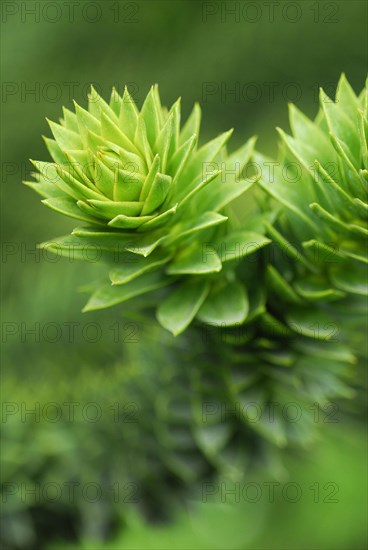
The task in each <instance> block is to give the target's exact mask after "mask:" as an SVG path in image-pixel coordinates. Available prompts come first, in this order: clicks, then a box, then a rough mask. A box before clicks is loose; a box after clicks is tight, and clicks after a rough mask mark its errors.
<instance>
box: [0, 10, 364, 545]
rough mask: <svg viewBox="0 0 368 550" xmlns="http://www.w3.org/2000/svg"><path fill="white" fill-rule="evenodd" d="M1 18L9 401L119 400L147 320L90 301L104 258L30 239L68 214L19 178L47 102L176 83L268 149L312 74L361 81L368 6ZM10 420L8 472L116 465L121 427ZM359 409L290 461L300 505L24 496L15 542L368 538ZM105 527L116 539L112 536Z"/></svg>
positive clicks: (165, 95)
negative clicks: (145, 517)
mask: <svg viewBox="0 0 368 550" xmlns="http://www.w3.org/2000/svg"><path fill="white" fill-rule="evenodd" d="M1 20H2V33H1V45H2V48H1V52H2V53H1V65H2V99H1V110H2V135H1V149H2V162H1V170H2V223H3V230H2V238H3V245H2V272H3V277H2V303H3V313H2V344H3V346H2V347H3V351H2V354H3V360H2V382H3V383H2V400H3V401H4V402H5V405H6V404H8V403H13V404H14V403H15V404H16V405H17V404H18V405H19V404H20V403H27V404H28V405H29V406H31V405H32V404H34V403H35V402H39V403H41V404H42V403H47V402H63V399H65V400H66V401H68V400H69V401H73V400H74V401H78V402H98V403H103V404H104V406H106V407H108V406H109V404H111V403H113V402H115V401H116V400H119V401H121V402H122V403H123V402H124V400H123V399H122V398H121V395H120V396H119V391H121V386H119V384H120V383H122V384H124V381H123V382H121V379H120V377H122V376H123V375H122V371H124V369H128V373H129V368H130V367H129V365H130V364H132V362H133V363H134V360H137V359H136V358H137V357H141V359H140V360H142V361H143V360H144V361H149V353H148V354H147V353H146V355H144V354H145V351H144V350H145V349H146V348H147V347H148V348H149V342H147V341H145V339H144V337H143V335H144V326H143V325H142V322H141V321H140V320H137V321H136V324H135V325H134V326H133V327H132V326H130V325H127V324H126V323H125V322H123V321H122V320H121V317H120V316H119V313H118V312H111V311H109V312H108V313H107V314H105V313H103V314H88V318H87V317H86V316H85V315H82V314H81V313H80V310H81V307H82V305H83V302H84V297H83V295H81V294H79V293H78V292H77V287H78V286H81V283H83V282H86V283H87V282H88V281H89V280H92V279H93V278H94V277H95V276H96V272H97V271H98V266H97V265H96V264H95V263H94V262H88V263H86V264H79V263H77V262H73V263H70V262H68V261H66V260H61V259H56V260H54V261H53V259H52V258H51V257H47V256H45V255H42V254H40V253H39V252H37V251H36V244H37V243H38V242H41V241H44V240H46V239H49V238H52V237H54V236H55V237H56V236H59V235H62V234H64V233H67V232H68V231H70V229H71V228H72V226H73V225H72V222H70V221H68V220H66V219H64V218H63V217H62V216H59V215H57V214H55V213H53V212H51V211H50V210H48V209H46V208H44V207H43V206H42V204H41V203H40V200H39V199H38V197H37V196H36V195H35V194H34V193H32V192H31V191H30V190H29V189H27V188H26V187H24V186H22V185H21V181H22V180H24V179H29V172H30V171H31V165H30V163H29V161H28V159H29V158H35V159H42V160H47V158H48V157H47V154H46V150H45V147H44V145H43V142H42V139H41V135H42V134H45V135H50V132H49V130H48V126H47V123H46V121H45V117H48V118H50V119H54V120H55V119H58V117H59V116H61V107H62V105H65V106H67V107H69V108H71V107H72V100H73V99H75V100H76V101H77V102H78V103H80V104H82V105H85V104H86V98H87V93H88V91H89V85H90V83H93V84H94V85H95V87H96V88H97V90H98V91H99V92H101V93H102V95H103V96H104V97H105V98H108V97H109V93H110V90H111V87H112V86H113V85H115V86H116V87H117V88H118V90H119V91H122V89H123V86H124V85H125V84H128V86H129V88H130V91H131V93H132V94H133V96H134V98H135V99H136V100H137V101H138V103H140V102H141V100H142V99H143V98H144V96H145V95H146V93H147V91H148V89H149V86H150V85H151V84H152V83H155V82H157V83H158V84H159V86H160V92H161V97H162V100H163V102H165V103H166V104H171V103H172V102H173V101H174V100H175V99H176V98H177V97H178V96H182V103H183V114H184V116H185V115H187V114H188V113H189V111H190V109H191V106H192V104H193V103H194V101H200V103H201V104H202V108H203V126H202V127H203V138H207V137H209V136H210V135H211V134H216V133H219V132H221V131H224V130H226V129H227V128H229V127H234V128H235V135H234V137H233V141H232V144H233V147H234V148H235V147H236V145H238V144H239V143H240V142H241V141H243V140H245V139H247V138H248V137H250V136H251V135H253V134H257V135H258V136H259V142H258V147H259V149H260V150H261V151H263V152H265V153H274V152H275V150H276V146H275V143H276V139H275V138H276V134H275V131H274V127H275V126H276V125H277V126H282V127H284V128H287V126H288V123H287V103H288V102H289V101H295V102H296V103H297V105H298V106H299V107H300V108H302V109H303V110H304V111H305V112H306V113H307V114H308V115H310V116H313V115H314V114H315V113H316V111H317V97H318V88H319V86H323V87H324V88H325V89H326V91H327V93H329V94H330V95H331V96H332V95H333V94H334V90H335V86H336V82H337V80H338V78H339V75H340V73H341V72H345V73H346V75H347V77H348V78H349V80H350V82H351V84H352V85H353V87H354V88H355V90H356V91H360V89H361V88H362V86H363V83H364V78H365V74H366V71H367V54H366V52H367V48H366V46H367V23H366V21H367V3H366V2H364V1H360V0H349V1H347V0H345V1H333V2H330V1H312V2H309V1H308V0H303V1H299V2H288V1H278V2H272V1H271V2H263V1H259V2H247V1H240V2H232V1H223V2H221V1H220V2H214V1H211V2H201V1H177V0H170V1H157V0H147V1H132V2H123V1H109V0H105V1H103V2H99V1H94V2H89V1H87V0H83V1H80V2H73V1H71V2H48V1H43V2H37V1H35V2H32V1H30V0H27V1H26V2H15V1H3V2H2V4H1ZM73 323H74V325H73ZM88 324H90V325H88ZM87 325H88V326H87ZM73 326H74V329H73ZM96 327H97V329H96ZM29 329H34V331H35V332H33V333H31V332H27V331H28V330H29ZM72 329H73V330H74V333H73V334H74V336H73V335H72V336H71V331H72ZM94 330H96V331H97V332H94ZM142 357H143V359H142ZM134 358H135V359H134ZM152 368H154V365H152ZM124 376H126V371H124ZM128 377H129V374H128ZM119 388H120V389H119ZM127 399H129V396H128V397H127ZM127 399H126V400H125V402H127ZM16 405H14V406H16ZM6 406H8V405H6ZM10 410H12V411H14V410H15V409H6V411H7V412H9V411H10ZM9 418H10V419H11V422H10V420H9ZM9 418H8V419H7V420H6V421H5V420H3V423H2V424H3V425H2V428H3V434H4V438H5V440H6V448H5V450H4V459H3V476H4V477H3V480H5V482H9V481H12V482H15V483H17V484H21V483H30V482H31V481H34V480H59V481H60V482H62V480H63V479H65V476H66V475H69V474H70V472H72V471H73V472H74V471H75V472H76V473H75V476H77V477H78V476H79V478H80V479H84V480H89V481H91V480H97V479H99V477H100V475H101V470H102V469H103V468H104V467H105V466H106V464H107V465H108V467H107V469H109V470H111V471H115V470H114V468H115V469H116V471H119V455H120V453H124V447H123V443H122V440H121V438H120V435H119V429H120V428H121V426H120V425H119V424H118V425H116V424H113V423H112V422H111V421H110V422H109V421H108V419H107V420H106V422H105V423H99V424H97V425H95V424H93V423H91V422H86V421H84V422H79V423H78V422H76V423H69V424H66V425H64V424H63V425H62V426H61V425H60V424H52V423H46V425H45V423H44V422H42V420H41V422H33V421H32V422H31V421H30V422H21V420H20V415H19V414H12V415H10V416H9ZM110 420H111V418H110ZM352 422H353V420H351V419H350V420H349V421H347V420H346V421H345V422H340V423H339V424H337V425H332V426H329V425H327V427H326V429H325V431H324V434H323V439H322V440H321V442H320V443H319V444H318V445H317V448H316V449H314V451H313V452H312V453H311V454H310V455H305V456H304V455H302V456H297V457H290V458H288V460H289V461H290V464H287V466H288V468H289V478H288V479H289V480H291V481H293V482H296V483H298V484H299V485H300V487H302V489H303V497H302V498H301V499H300V501H299V502H298V503H288V502H285V499H281V500H280V499H279V500H277V499H276V501H275V503H273V504H272V503H271V504H270V503H269V502H265V501H264V500H262V501H261V502H259V503H256V504H249V503H244V502H241V503H240V504H238V505H236V506H233V507H230V506H227V507H226V510H224V506H223V505H222V504H221V503H219V502H218V501H216V498H215V502H214V503H213V504H209V503H208V505H207V504H205V505H204V504H202V505H198V507H199V508H198V509H197V508H194V510H195V512H193V510H192V512H184V511H183V510H181V511H178V516H179V519H178V521H177V522H176V523H174V524H173V525H172V526H170V527H167V526H165V527H159V528H158V527H152V526H150V525H148V526H147V525H146V524H144V523H142V520H141V519H139V517H138V516H137V515H136V513H135V511H134V508H135V507H134V506H129V505H128V506H125V509H127V511H124V513H121V514H120V515H119V512H116V510H115V511H114V512H112V510H111V506H110V504H111V503H108V504H106V505H104V506H97V507H96V506H93V505H92V504H86V503H84V504H83V505H82V504H80V506H79V504H78V506H76V509H78V517H77V520H76V518H75V517H74V518H73V517H70V512H69V509H68V508H67V507H65V510H64V509H63V507H62V506H59V507H58V506H54V507H53V506H51V505H50V507H49V508H50V509H49V510H48V513H49V515H47V514H46V516H45V508H44V507H42V506H41V505H38V504H37V505H36V506H33V508H32V513H31V514H30V512H29V510H28V500H27V499H26V500H25V502H21V503H19V502H18V501H19V499H18V500H17V504H14V505H13V504H10V505H9V503H8V502H5V506H4V501H3V506H4V510H5V512H4V522H5V524H6V525H5V524H4V525H3V530H4V548H43V547H47V546H48V545H50V544H53V543H54V542H55V540H57V541H59V544H60V548H65V547H66V545H67V541H68V542H70V541H74V542H73V544H74V543H75V544H78V545H79V544H84V546H83V547H84V548H93V547H94V548H95V547H96V546H98V548H105V547H106V548H108V547H113V548H142V549H143V548H203V549H204V548H252V549H253V548H254V549H261V548H262V549H265V548H272V549H273V548H274V549H280V550H281V549H284V548H305V549H307V548H309V549H311V548H314V549H320V548H321V549H322V548H323V549H326V550H329V549H331V548H336V549H337V548H341V549H346V550H354V549H356V550H360V549H362V548H364V547H365V546H366V538H365V537H366V520H365V512H366V495H365V492H364V490H363V488H364V479H362V476H363V473H362V472H363V470H364V464H365V460H366V456H367V455H366V448H365V443H364V441H365V436H366V432H365V426H364V423H362V422H358V421H357V422H356V423H354V422H353V423H352ZM124 430H125V426H124ZM101 442H102V443H101ZM101 444H102V445H104V446H105V447H104V449H103V450H101ZM77 472H78V473H77ZM66 473H67V474H66ZM73 475H74V474H73ZM73 475H72V478H73ZM119 475H120V473H119ZM119 479H120V478H119ZM266 479H268V478H266ZM253 481H254V480H253ZM258 481H259V483H262V482H263V481H264V480H262V479H259V480H258ZM328 482H333V483H335V484H337V485H338V486H339V488H340V490H339V495H338V499H339V502H338V503H329V502H321V500H323V499H322V498H321V499H320V502H318V503H316V502H314V501H313V492H312V490H311V489H310V486H312V485H313V484H315V483H317V484H319V486H320V487H323V486H324V485H325V484H326V483H328ZM157 491H158V492H159V491H160V488H159V487H158V488H157ZM115 508H116V506H115ZM75 513H77V512H75ZM35 524H36V525H37V530H36V531H35V527H34V525H35ZM76 524H77V526H76ZM56 526H57V527H56ZM106 537H107V538H109V539H110V540H112V542H111V545H108V546H103V544H102V542H101V540H102V539H104V538H106ZM60 541H61V542H60ZM75 541H79V542H77V543H76V542H75ZM94 541H97V543H95V542H94ZM76 547H77V546H76ZM78 547H79V546H78Z"/></svg>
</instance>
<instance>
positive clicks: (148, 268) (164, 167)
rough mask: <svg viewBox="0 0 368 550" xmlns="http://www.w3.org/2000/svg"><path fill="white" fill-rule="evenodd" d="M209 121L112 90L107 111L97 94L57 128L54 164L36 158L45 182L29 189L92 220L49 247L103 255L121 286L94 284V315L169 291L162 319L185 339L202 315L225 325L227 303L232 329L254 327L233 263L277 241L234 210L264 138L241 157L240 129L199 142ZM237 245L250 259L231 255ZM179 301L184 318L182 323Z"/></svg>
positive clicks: (51, 144) (51, 143) (155, 97)
mask: <svg viewBox="0 0 368 550" xmlns="http://www.w3.org/2000/svg"><path fill="white" fill-rule="evenodd" d="M200 121H201V111H200V108H199V106H198V105H195V107H194V109H193V112H192V113H191V115H190V116H189V118H188V120H187V121H186V123H185V124H184V126H183V127H181V125H180V100H178V101H177V102H176V103H174V105H173V106H172V107H171V109H170V110H167V109H165V108H163V107H162V106H161V101H160V97H159V93H158V88H157V86H154V87H152V89H151V91H150V92H149V94H148V95H147V98H146V100H145V101H144V104H143V106H142V109H141V111H138V109H137V107H136V105H135V103H134V101H133V99H132V97H131V96H130V95H129V92H128V91H127V90H125V92H124V95H123V96H122V97H120V96H119V95H118V93H117V92H116V90H113V93H112V96H111V100H110V102H109V104H107V103H106V102H105V101H104V100H103V99H102V98H101V97H100V96H99V95H98V94H97V93H96V91H95V90H94V89H92V92H91V94H90V96H89V103H88V110H85V109H83V108H81V107H80V106H79V105H76V106H75V113H72V112H71V111H69V110H67V109H64V118H63V119H62V120H61V123H60V124H55V123H53V122H50V126H51V130H52V132H53V135H54V138H55V139H54V140H50V139H48V138H45V141H46V144H47V147H48V149H49V152H50V154H51V156H52V158H53V161H54V162H52V163H45V162H38V161H34V162H33V164H34V165H35V167H36V168H37V170H38V172H37V173H36V174H35V178H36V181H35V182H26V183H27V184H28V185H29V186H31V187H33V188H34V189H35V190H36V191H37V192H38V193H40V194H41V195H42V196H43V197H45V198H44V200H43V203H44V204H46V205H47V206H49V207H50V208H52V209H54V210H56V211H57V212H61V213H62V214H65V215H67V216H71V217H73V218H77V219H79V220H82V221H84V222H87V223H88V226H87V227H82V228H76V229H74V231H73V233H72V235H70V236H66V237H62V238H58V239H54V240H53V241H52V242H49V243H44V245H43V246H46V247H47V248H48V249H50V250H53V251H55V252H57V253H61V254H65V255H67V256H70V255H71V254H72V255H73V257H78V256H79V257H83V252H84V251H85V250H86V249H88V250H89V251H93V250H95V251H96V253H97V254H101V256H103V259H104V260H105V261H106V264H107V266H108V271H109V277H110V281H108V282H105V281H103V282H102V284H101V283H100V282H98V283H97V285H95V286H94V292H93V294H92V297H91V299H90V300H89V302H88V304H87V306H86V308H85V310H86V311H90V310H94V309H101V308H106V307H110V306H113V305H116V304H121V303H123V302H125V301H127V300H129V299H131V298H132V297H135V296H140V295H143V294H147V293H150V292H152V291H155V290H157V289H159V288H162V287H170V288H169V290H168V292H167V294H168V298H167V301H164V302H163V303H162V304H161V305H160V307H159V309H158V319H159V321H160V323H161V324H162V325H163V326H164V327H166V328H168V329H169V330H171V331H172V332H173V333H174V334H179V333H180V332H182V331H183V330H184V329H185V328H186V327H187V326H188V324H189V323H190V322H191V321H192V320H193V319H194V318H195V317H198V318H199V319H200V320H201V321H202V322H208V323H211V322H215V321H216V319H217V316H216V310H217V308H218V304H219V302H220V305H221V306H223V305H225V304H226V303H228V304H229V307H228V309H229V311H230V310H231V311H232V322H233V323H235V322H243V321H244V320H245V318H246V316H247V300H248V298H247V293H246V289H245V288H244V287H243V286H242V285H241V283H240V281H238V280H237V278H236V273H235V268H234V263H236V262H234V256H235V260H236V261H239V260H240V259H241V257H242V256H243V255H247V254H250V253H253V252H255V251H256V250H258V249H259V248H261V247H263V246H265V245H266V244H267V243H268V242H269V239H267V238H266V237H264V236H263V233H264V229H263V227H258V226H259V224H257V222H256V221H255V222H254V223H253V221H252V220H251V219H248V220H246V221H245V222H244V223H240V224H237V223H236V221H235V219H233V218H231V219H229V216H227V215H224V214H225V213H226V212H225V210H226V206H227V204H228V203H229V202H231V201H233V200H234V199H235V198H237V197H239V196H240V195H241V194H242V193H243V192H245V191H246V190H247V189H249V188H250V187H251V186H252V185H253V184H254V182H255V180H254V179H253V180H249V179H246V178H244V177H243V176H242V173H243V169H244V166H245V165H246V164H247V162H248V160H249V158H250V156H251V155H252V153H253V146H254V142H255V140H254V139H251V140H249V141H248V142H247V143H246V144H245V145H244V146H242V147H241V148H240V149H238V150H237V151H235V152H234V153H232V154H230V155H228V154H227V151H226V142H227V141H228V139H229V137H230V135H231V133H232V132H231V131H229V132H225V133H224V134H221V135H220V136H218V137H216V138H215V139H213V140H211V141H210V142H208V143H206V144H205V145H202V146H198V135H199V130H200ZM220 211H221V213H220ZM225 222H228V223H226V226H225V227H223V226H224V225H225ZM257 230H259V231H257ZM234 246H237V247H238V249H239V251H240V252H239V253H238V254H236V255H234V254H233V255H229V254H227V252H226V251H227V250H228V249H233V247H234ZM225 288H226V291H225ZM173 290H174V291H175V292H173ZM228 299H229V300H230V302H228ZM178 304H180V305H181V309H183V307H184V309H185V311H183V310H182V311H180V312H179V311H177V314H176V315H175V316H174V315H173V311H174V310H176V309H177V305H178ZM234 305H236V309H234V308H233V306H234Z"/></svg>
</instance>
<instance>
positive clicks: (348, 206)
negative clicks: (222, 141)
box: [255, 75, 368, 305]
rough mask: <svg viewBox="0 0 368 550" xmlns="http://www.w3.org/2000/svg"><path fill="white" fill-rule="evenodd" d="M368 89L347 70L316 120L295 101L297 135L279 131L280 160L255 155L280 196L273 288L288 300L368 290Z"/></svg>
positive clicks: (273, 230) (273, 232)
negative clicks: (357, 86)
mask: <svg viewBox="0 0 368 550" xmlns="http://www.w3.org/2000/svg"><path fill="white" fill-rule="evenodd" d="M367 94H368V90H367V87H366V88H365V89H364V90H363V91H362V93H361V94H360V96H356V95H355V93H354V91H353V90H352V88H351V87H350V85H349V83H348V82H347V80H346V78H345V76H344V75H343V76H342V77H341V79H340V81H339V84H338V88H337V92H336V100H335V101H333V100H331V99H330V98H329V97H328V96H327V95H326V94H325V93H324V92H323V90H321V92H320V110H319V113H318V115H317V118H316V120H315V121H311V120H309V119H308V118H307V117H306V116H305V115H304V114H303V113H301V112H300V111H299V110H298V109H297V108H296V107H295V106H294V105H291V106H290V126H291V130H292V135H291V136H290V135H288V134H286V133H285V132H284V131H283V130H279V134H280V137H281V143H280V155H279V158H278V161H277V162H275V161H271V160H270V159H266V158H265V157H263V156H262V155H258V154H257V155H256V157H255V158H256V161H257V162H258V163H259V165H260V168H261V170H262V174H263V177H262V178H261V180H260V181H261V185H262V188H263V189H264V190H265V191H266V193H268V194H269V195H270V197H272V199H275V200H276V205H275V203H272V207H273V208H274V209H275V210H276V211H277V216H276V221H275V223H274V225H273V226H272V227H271V226H269V227H268V234H269V236H270V238H272V240H273V241H274V243H275V244H276V245H277V246H278V248H279V252H278V254H277V255H276V261H275V262H274V265H272V266H271V267H270V269H269V273H268V276H269V281H270V287H271V288H272V289H275V287H278V290H277V291H276V292H277V293H278V294H279V295H281V294H282V297H283V299H284V300H285V301H286V302H287V303H288V304H290V305H292V304H293V303H294V304H299V305H300V304H302V305H303V304H305V303H306V302H315V303H323V302H330V301H331V300H340V299H341V298H343V297H345V296H346V297H349V296H350V297H353V296H358V297H359V296H367V294H368V285H367V276H366V264H367V262H368V258H367V250H368V227H367V218H368V201H367V190H368V155H367V138H368V118H367V117H368V95H367ZM270 167H272V168H270Z"/></svg>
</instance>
